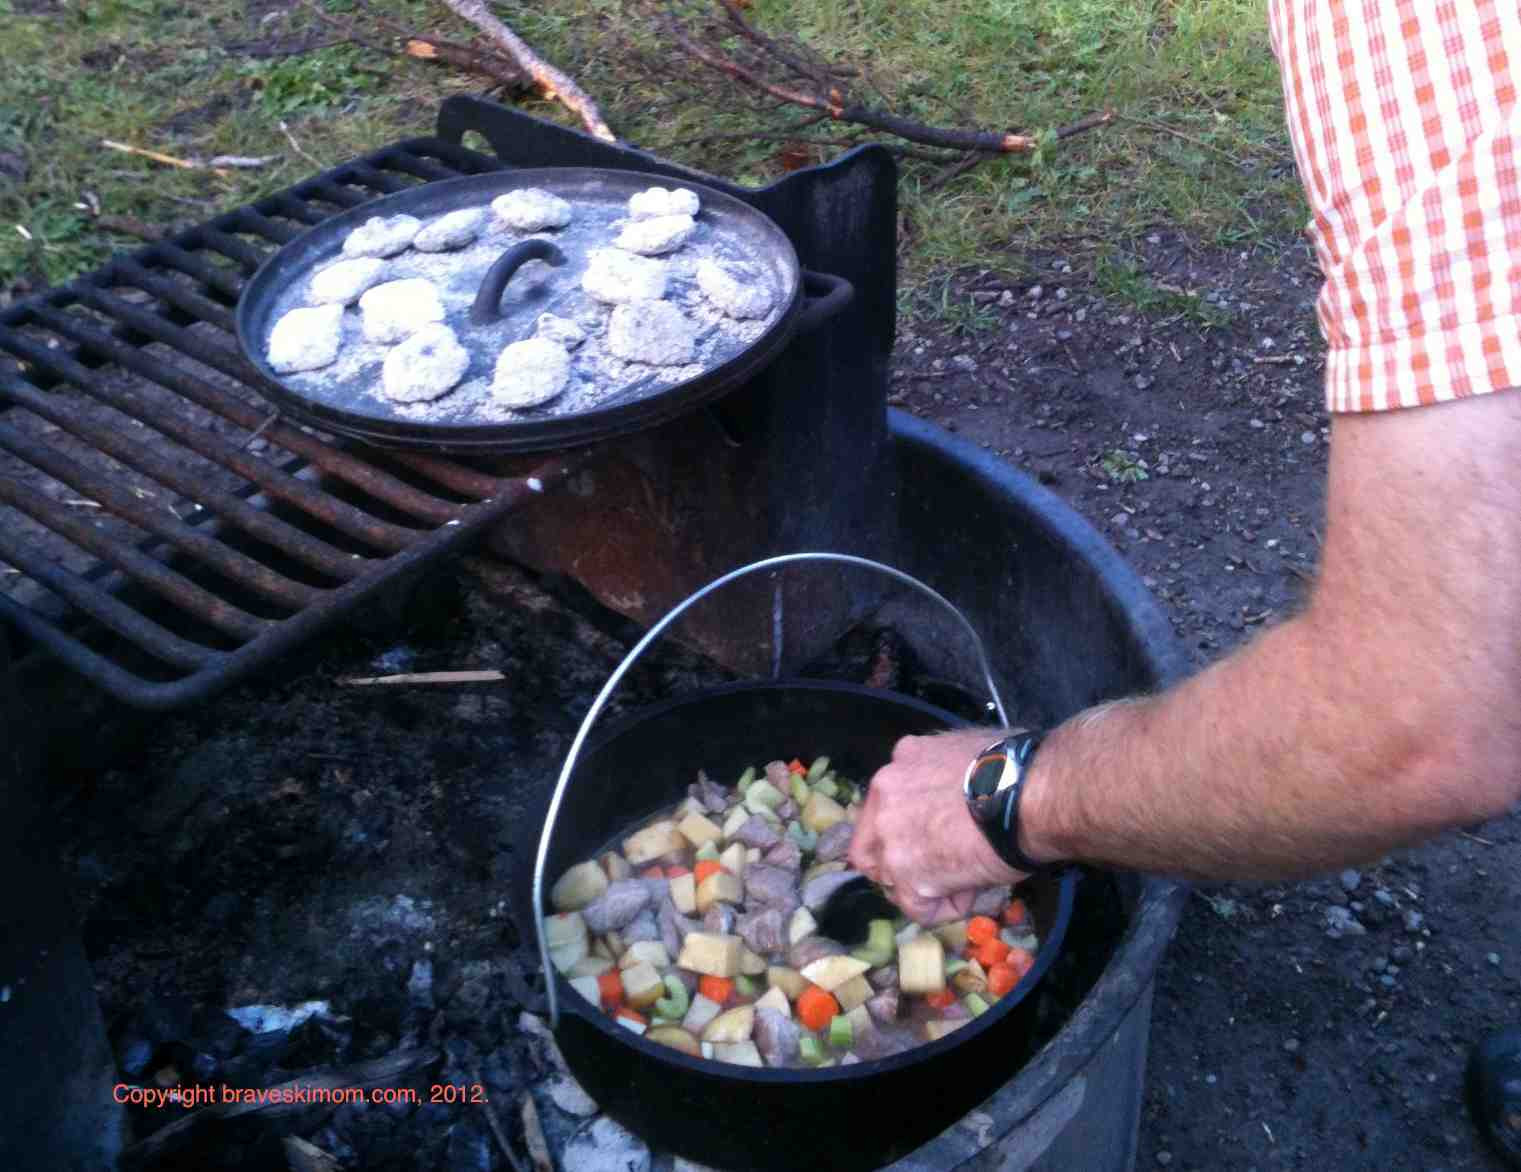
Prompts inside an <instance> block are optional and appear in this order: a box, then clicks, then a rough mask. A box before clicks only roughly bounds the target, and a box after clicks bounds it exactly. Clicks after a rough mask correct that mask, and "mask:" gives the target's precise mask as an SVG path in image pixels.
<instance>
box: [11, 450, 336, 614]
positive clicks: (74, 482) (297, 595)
mask: <svg viewBox="0 0 1521 1172" xmlns="http://www.w3.org/2000/svg"><path fill="white" fill-rule="evenodd" d="M0 449H4V450H5V451H7V452H10V453H11V454H12V455H13V456H16V457H18V458H19V459H22V460H25V461H26V462H27V463H28V464H30V465H31V466H32V467H33V468H37V469H40V470H41V471H43V472H46V473H47V474H48V475H49V476H51V477H52V478H53V479H54V480H56V481H58V482H59V483H61V484H66V485H68V486H69V487H70V488H72V489H74V490H75V491H76V492H78V493H80V494H81V495H82V496H85V497H87V498H88V499H90V500H93V501H95V502H97V503H98V504H100V505H101V506H103V507H104V508H105V509H107V510H108V511H109V512H111V513H113V514H115V515H116V516H118V517H120V518H122V519H123V520H125V521H130V522H131V523H132V524H133V525H136V526H137V527H138V528H139V529H142V530H144V531H145V532H148V533H151V534H153V536H155V537H159V538H162V539H163V540H164V541H167V542H168V543H169V544H170V545H172V546H173V547H174V548H175V549H178V550H180V551H181V552H182V553H186V554H189V555H190V556H192V557H194V558H195V559H196V560H198V561H200V562H201V563H203V564H204V565H206V566H208V567H210V568H211V569H213V570H215V571H216V572H217V573H219V574H221V575H222V576H223V577H225V578H227V579H229V580H230V581H234V582H237V583H238V584H239V585H241V586H246V587H247V588H248V589H250V590H252V591H254V592H256V593H257V594H259V595H260V596H262V597H264V598H267V599H269V600H270V601H272V602H278V603H283V604H285V605H286V606H288V607H290V608H291V609H293V610H294V609H296V608H298V607H302V606H306V605H309V604H310V603H313V602H315V601H317V599H318V598H320V597H321V591H319V590H317V589H315V588H314V587H311V586H307V585H304V584H303V583H300V582H296V581H293V580H291V579H290V578H287V577H285V576H284V575H283V574H279V573H276V572H275V571H274V570H271V569H270V568H269V567H267V566H264V565H261V564H260V563H259V562H256V561H254V560H253V558H251V557H248V556H247V555H246V554H242V553H239V552H237V551H236V550H233V549H230V548H228V547H227V546H226V545H223V544H222V543H221V542H220V541H217V540H216V539H214V538H212V537H210V536H208V535H207V534H205V533H203V532H199V531H197V530H196V529H193V528H192V527H191V526H189V525H186V524H185V523H184V522H183V521H181V520H180V519H179V516H178V514H175V513H172V512H170V511H169V510H168V509H165V508H163V507H154V506H150V505H148V504H146V503H144V502H143V501H141V500H139V499H138V498H137V497H135V496H133V495H132V494H131V493H130V492H124V491H123V490H122V489H120V488H117V487H116V486H114V485H112V484H109V483H107V482H106V481H104V480H103V479H101V478H100V477H98V476H91V475H90V474H89V473H88V472H86V471H85V470H84V469H83V468H81V467H79V465H78V464H76V463H74V462H73V461H71V460H69V459H68V458H67V457H66V456H63V455H62V454H60V453H59V452H58V451H57V450H56V449H54V448H50V447H49V446H48V445H47V444H43V443H39V442H37V441H36V440H33V439H30V438H29V437H27V436H25V435H23V434H22V433H21V432H19V431H17V430H15V429H14V428H12V427H8V426H6V425H5V424H3V423H0ZM171 517H172V518H173V519H172V520H171V519H170V518H171ZM36 519H37V520H39V521H41V520H42V518H40V517H37V518H36Z"/></svg>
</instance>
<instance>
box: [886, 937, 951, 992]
mask: <svg viewBox="0 0 1521 1172" xmlns="http://www.w3.org/2000/svg"><path fill="white" fill-rule="evenodd" d="M898 987H899V988H901V989H902V990H903V991H904V992H905V993H938V992H939V991H940V990H941V989H944V988H945V948H944V946H943V945H942V944H941V943H940V941H939V939H938V938H937V937H935V936H932V935H930V934H929V933H925V934H923V935H921V936H915V937H914V938H913V939H912V940H910V941H909V942H908V943H907V944H900V945H899V946H898Z"/></svg>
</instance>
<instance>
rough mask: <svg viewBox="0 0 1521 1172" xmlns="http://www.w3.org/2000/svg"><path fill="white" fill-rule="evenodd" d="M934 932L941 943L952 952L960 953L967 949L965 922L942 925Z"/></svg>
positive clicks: (958, 921)
mask: <svg viewBox="0 0 1521 1172" xmlns="http://www.w3.org/2000/svg"><path fill="white" fill-rule="evenodd" d="M932 931H933V932H934V933H935V935H936V936H938V937H939V938H940V943H941V944H944V945H945V946H946V948H947V949H949V950H950V951H951V952H960V951H961V950H962V949H963V948H965V947H966V921H965V920H956V921H954V922H952V923H949V924H941V925H940V927H938V928H934V929H932Z"/></svg>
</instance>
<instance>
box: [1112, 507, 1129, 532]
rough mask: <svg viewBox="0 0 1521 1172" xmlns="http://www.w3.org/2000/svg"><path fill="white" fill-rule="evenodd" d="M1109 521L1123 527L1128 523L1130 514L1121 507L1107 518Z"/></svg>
mask: <svg viewBox="0 0 1521 1172" xmlns="http://www.w3.org/2000/svg"><path fill="white" fill-rule="evenodd" d="M1109 523H1110V524H1111V525H1114V526H1117V527H1118V528H1121V529H1123V528H1124V527H1125V526H1126V525H1128V524H1130V514H1129V513H1127V512H1125V510H1124V509H1121V510H1120V511H1119V512H1118V513H1116V514H1115V515H1114V516H1112V517H1110V518H1109Z"/></svg>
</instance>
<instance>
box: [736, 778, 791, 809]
mask: <svg viewBox="0 0 1521 1172" xmlns="http://www.w3.org/2000/svg"><path fill="white" fill-rule="evenodd" d="M786 800H787V795H786V794H784V793H782V791H781V790H779V789H777V788H776V786H774V785H772V784H771V783H770V782H769V781H765V780H761V781H757V782H752V783H751V785H750V788H749V789H747V790H745V808H746V809H747V810H749V811H750V812H751V813H752V814H756V813H759V812H760V811H761V810H762V809H766V810H774V809H776V808H777V807H778V806H780V805H781V804H782V803H783V802H785V801H786Z"/></svg>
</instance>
